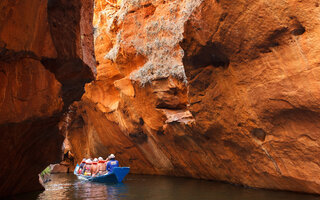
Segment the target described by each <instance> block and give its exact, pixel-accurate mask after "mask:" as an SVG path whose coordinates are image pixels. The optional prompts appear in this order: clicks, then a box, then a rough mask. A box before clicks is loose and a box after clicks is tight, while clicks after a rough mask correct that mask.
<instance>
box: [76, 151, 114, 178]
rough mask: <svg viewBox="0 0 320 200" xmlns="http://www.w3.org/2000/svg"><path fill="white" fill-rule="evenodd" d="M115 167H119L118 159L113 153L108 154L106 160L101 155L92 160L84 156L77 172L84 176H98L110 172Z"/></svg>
mask: <svg viewBox="0 0 320 200" xmlns="http://www.w3.org/2000/svg"><path fill="white" fill-rule="evenodd" d="M115 167H119V161H117V160H116V157H115V155H114V154H110V155H109V156H108V158H107V159H106V160H104V159H103V158H102V157H99V158H94V159H93V160H91V159H90V158H89V159H85V158H84V159H83V160H82V162H81V164H80V166H79V169H78V171H77V172H78V174H82V175H85V176H100V175H104V174H107V173H108V172H112V170H113V168H115Z"/></svg>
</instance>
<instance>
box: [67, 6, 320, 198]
mask: <svg viewBox="0 0 320 200" xmlns="http://www.w3.org/2000/svg"><path fill="white" fill-rule="evenodd" d="M318 13H320V7H319V3H318V2H317V1H316V0H308V1H298V0H293V1H276V0H272V1H267V0H265V1H251V0H250V1H228V0H219V1H218V0H193V1H189V0H179V1H178V0H176V1H151V0H141V1H134V0H122V1H121V2H119V1H118V2H117V1H100V0H97V1H95V11H94V21H93V25H94V29H95V33H94V36H95V47H94V49H95V53H96V59H97V62H98V66H97V77H96V80H95V81H93V82H91V83H90V84H87V85H86V87H85V94H84V95H83V96H82V100H81V101H80V102H77V103H75V104H73V106H72V109H71V111H70V112H69V113H68V117H69V118H70V119H71V123H69V124H68V126H67V131H66V132H67V138H68V139H69V141H70V142H71V144H72V146H73V152H74V153H75V155H76V157H77V159H78V160H80V159H81V158H82V157H86V156H100V155H105V156H106V155H107V154H109V153H115V154H116V156H117V157H118V159H119V160H120V161H121V164H122V165H127V166H130V167H131V169H132V172H133V173H144V174H166V175H175V176H187V177H194V178H203V179H210V180H222V181H227V182H231V183H236V184H242V185H248V186H253V187H260V188H270V189H283V190H292V191H301V192H310V193H320V167H319V166H320V158H319V156H318V154H319V153H320V150H319V145H320V140H319V138H320V137H318V136H319V134H320V127H319V126H318V122H319V119H320V113H319V111H320V109H319V102H320V101H319V100H320V99H319V98H320V96H319V92H320V82H319V78H318V75H320V74H319V73H320V71H319V69H320V68H319V66H320V45H319V44H320V37H319V34H320V21H319V19H318Z"/></svg>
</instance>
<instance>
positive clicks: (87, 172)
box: [84, 159, 92, 176]
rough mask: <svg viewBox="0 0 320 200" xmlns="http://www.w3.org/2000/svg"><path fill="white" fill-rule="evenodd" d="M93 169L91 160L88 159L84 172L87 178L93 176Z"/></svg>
mask: <svg viewBox="0 0 320 200" xmlns="http://www.w3.org/2000/svg"><path fill="white" fill-rule="evenodd" d="M91 167H92V161H91V159H88V160H87V161H86V167H85V172H84V175H85V176H91Z"/></svg>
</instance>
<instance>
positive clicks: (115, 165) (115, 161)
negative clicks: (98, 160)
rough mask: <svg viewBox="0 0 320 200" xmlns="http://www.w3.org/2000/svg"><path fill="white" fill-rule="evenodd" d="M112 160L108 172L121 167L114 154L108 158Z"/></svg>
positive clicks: (108, 164) (108, 165) (108, 163)
mask: <svg viewBox="0 0 320 200" xmlns="http://www.w3.org/2000/svg"><path fill="white" fill-rule="evenodd" d="M108 158H109V159H110V160H109V161H108V162H107V170H108V172H112V171H113V168H115V167H119V161H117V160H116V157H115V156H114V155H113V154H110V156H109V157H108Z"/></svg>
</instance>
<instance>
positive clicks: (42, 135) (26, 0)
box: [0, 0, 95, 196]
mask: <svg viewBox="0 0 320 200" xmlns="http://www.w3.org/2000/svg"><path fill="white" fill-rule="evenodd" d="M0 10H1V11H3V15H2V16H1V17H0V27H1V29H0V62H1V63H0V72H1V73H0V91H1V92H0V133H1V136H0V144H1V145H0V146H1V147H0V148H1V152H2V153H1V154H0V157H1V159H2V160H6V161H7V162H6V164H2V165H1V166H0V176H1V177H3V179H2V180H3V181H2V182H1V183H0V196H7V195H13V194H17V193H22V192H28V191H35V190H40V189H42V188H43V187H42V186H41V185H40V183H39V179H38V173H40V172H41V171H42V170H43V169H44V168H45V167H46V166H48V165H49V164H51V163H56V162H58V161H59V159H61V157H60V156H61V147H62V142H63V136H62V135H61V134H60V133H59V127H58V123H59V121H60V120H61V117H62V115H63V113H64V112H65V111H66V110H67V108H68V107H69V105H71V104H72V102H73V101H75V100H79V99H80V98H81V96H82V94H83V93H84V85H85V84H86V83H88V82H90V81H92V80H93V79H94V72H95V57H94V49H93V28H92V17H93V15H92V14H93V12H92V11H93V1H91V0H90V1H84V0H83V1H78V0H72V1H64V0H61V1H60V0H50V1H48V2H47V1H38V0H21V1H17V2H14V3H12V2H11V1H10V2H9V1H4V2H1V3H0ZM90 11H91V12H90ZM2 72H3V73H2ZM4 152H7V154H6V153H4ZM48 152H50V153H49V154H48ZM8 155H10V156H8ZM17 160H18V162H17ZM30 163H32V164H30ZM26 166H28V167H26Z"/></svg>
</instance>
